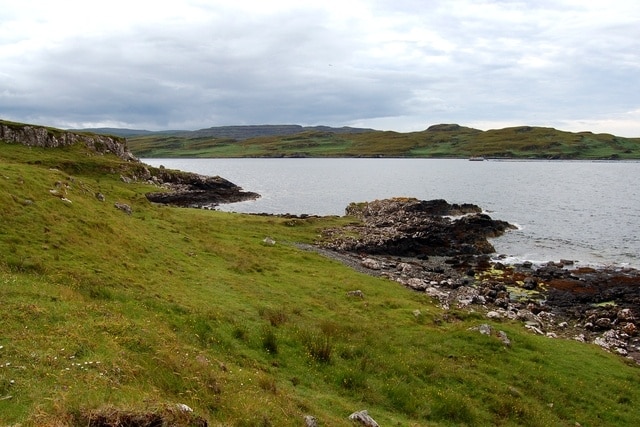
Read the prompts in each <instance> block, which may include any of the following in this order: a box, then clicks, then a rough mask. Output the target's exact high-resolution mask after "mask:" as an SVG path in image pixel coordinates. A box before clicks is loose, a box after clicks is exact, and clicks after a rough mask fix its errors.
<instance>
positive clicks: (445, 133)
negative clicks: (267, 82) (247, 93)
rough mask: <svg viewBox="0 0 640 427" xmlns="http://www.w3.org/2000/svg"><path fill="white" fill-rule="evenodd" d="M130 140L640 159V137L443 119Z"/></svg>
mask: <svg viewBox="0 0 640 427" xmlns="http://www.w3.org/2000/svg"><path fill="white" fill-rule="evenodd" d="M128 141H129V147H130V149H131V151H132V152H133V153H134V154H135V155H137V156H139V157H417V158H468V157H486V158H500V159H508V158H517V159H640V138H624V137H618V136H615V135H611V134H594V133H592V132H566V131H561V130H557V129H553V128H547V127H532V126H516V127H509V128H504V129H492V130H487V131H482V130H479V129H473V128H469V127H465V126H460V125H458V124H436V125H433V126H430V127H428V128H427V129H426V130H424V131H419V132H408V133H399V132H390V131H376V130H372V129H357V128H356V129H354V128H331V127H326V126H316V127H302V126H296V125H269V126H225V127H218V128H210V129H202V130H199V131H193V132H187V133H173V134H172V133H168V132H167V133H163V134H155V133H150V134H145V135H139V136H134V137H131V138H129V140H128Z"/></svg>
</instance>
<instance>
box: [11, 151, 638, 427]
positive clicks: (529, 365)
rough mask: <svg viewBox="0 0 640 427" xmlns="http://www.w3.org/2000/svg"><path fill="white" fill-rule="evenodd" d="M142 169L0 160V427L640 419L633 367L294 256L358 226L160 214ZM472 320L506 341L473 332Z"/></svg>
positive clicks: (62, 159) (44, 158) (86, 158)
mask: <svg viewBox="0 0 640 427" xmlns="http://www.w3.org/2000/svg"><path fill="white" fill-rule="evenodd" d="M136 167H139V166H137V165H134V164H127V163H123V162H122V161H120V160H118V159H116V158H115V157H112V156H109V155H104V156H103V155H95V154H94V153H92V152H90V151H87V150H86V149H84V148H82V147H78V146H74V147H68V148H64V149H48V150H46V149H38V148H28V147H23V146H20V145H12V144H4V143H3V144H2V145H1V146H0V218H1V219H2V221H1V222H0V253H2V260H1V261H0V301H2V317H1V325H2V327H1V331H2V332H1V334H0V346H1V347H0V426H5V425H6V426H8V425H15V424H21V425H23V426H29V425H38V426H42V425H45V426H46V425H51V426H53V425H87V419H88V417H89V416H90V415H91V414H96V413H100V414H107V413H113V412H118V411H121V412H122V413H124V412H131V413H159V412H161V411H162V410H166V409H167V408H175V405H176V404H178V403H182V404H186V405H188V406H189V407H191V408H193V410H194V411H195V413H196V414H198V415H199V416H202V417H204V418H205V419H207V420H208V422H209V425H213V426H299V425H303V416H304V415H307V414H309V415H313V416H315V417H316V418H317V419H318V420H319V422H320V425H323V426H342V425H344V426H349V425H351V424H350V423H349V421H348V420H347V416H348V415H349V414H350V413H351V412H354V411H356V410H361V409H367V410H368V411H369V413H370V414H371V416H372V417H373V418H375V419H376V421H378V423H379V424H380V425H383V426H393V425H397V426H424V425H428V426H450V425H469V426H471V425H474V426H475V425H528V426H550V425H571V426H573V425H575V423H576V422H578V423H580V424H581V425H583V426H590V425H633V424H634V423H635V422H636V421H637V420H638V419H640V406H639V405H638V403H640V370H639V368H638V367H636V366H633V365H631V364H629V363H626V362H625V360H624V359H622V358H620V357H617V356H614V355H611V354H608V353H605V352H604V351H602V350H601V349H600V348H597V347H595V346H592V345H585V344H581V343H578V342H573V341H561V340H553V339H549V338H545V337H539V336H534V335H531V334H529V333H527V332H525V331H524V329H523V328H522V327H521V326H520V325H519V324H515V323H491V322H487V321H486V320H485V319H484V317H483V315H482V314H481V313H473V312H467V311H457V310H452V311H448V312H444V311H443V310H441V309H440V308H439V307H437V306H436V305H435V304H434V303H433V302H432V301H431V300H430V299H429V298H428V297H426V296H425V295H424V294H419V293H416V292H413V291H409V290H407V289H405V288H402V287H401V286H400V285H398V284H396V283H394V282H391V281H387V280H384V279H379V278H373V277H370V276H366V275H363V274H360V273H357V272H355V271H353V270H351V269H349V268H347V267H346V266H343V265H342V264H340V263H338V262H336V261H332V260H329V259H326V258H324V257H322V256H321V255H319V254H316V253H313V252H307V251H304V250H301V249H299V248H298V247H297V246H296V245H295V243H297V242H302V243H310V242H313V241H314V240H315V239H316V238H317V236H318V235H319V231H320V230H321V229H322V228H323V227H327V226H335V225H337V224H340V223H346V222H349V221H351V219H349V218H321V219H318V218H311V219H306V220H300V219H284V218H275V217H260V216H248V215H240V214H232V213H223V212H215V211H205V210H195V209H179V208H170V207H163V206H156V205H152V204H151V203H149V202H148V201H147V200H146V198H145V197H144V193H145V192H148V191H154V190H156V189H155V188H153V187H151V186H149V185H147V184H143V183H132V184H125V183H124V182H123V181H122V180H121V178H120V176H121V175H127V174H128V173H130V171H129V169H130V168H136ZM247 190H251V189H247ZM97 193H101V194H102V195H104V198H105V200H104V201H101V200H99V199H98V198H97V197H96V194H97ZM116 202H118V203H125V204H128V205H129V206H131V208H132V214H131V215H128V214H126V213H125V212H123V211H121V210H119V209H116V208H115V207H114V203H116ZM267 236H269V237H271V238H273V239H274V240H275V241H276V244H275V245H269V244H266V243H265V242H264V241H263V240H264V239H265V237H267ZM356 289H359V290H361V291H362V292H363V293H364V298H353V297H349V296H348V295H347V293H348V292H349V291H352V290H356ZM416 310H417V311H416ZM481 323H491V324H492V325H493V326H494V327H495V328H496V329H500V330H504V331H505V332H506V333H507V335H508V336H509V338H510V339H511V341H512V344H511V346H510V347H506V346H505V345H504V344H503V343H502V342H501V341H500V340H499V339H498V338H496V337H493V336H485V335H481V334H479V333H478V332H477V331H473V330H470V328H472V327H475V326H478V325H479V324H481Z"/></svg>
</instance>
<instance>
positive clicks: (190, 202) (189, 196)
mask: <svg viewBox="0 0 640 427" xmlns="http://www.w3.org/2000/svg"><path fill="white" fill-rule="evenodd" d="M158 171H159V172H158V174H157V175H155V177H156V179H157V180H158V181H160V182H161V183H162V184H163V185H165V186H166V187H168V188H169V189H170V190H172V191H169V192H156V193H147V194H146V197H147V199H149V201H151V202H155V203H163V204H167V205H173V206H182V207H192V208H209V209H212V208H214V207H215V206H217V205H219V204H222V203H234V202H241V201H244V200H252V199H256V198H258V197H260V195H258V194H256V193H252V192H246V191H243V190H242V188H240V187H238V186H237V185H235V184H234V183H232V182H230V181H227V180H226V179H224V178H221V177H219V176H213V177H209V176H204V175H199V174H195V173H188V172H181V171H170V170H167V169H159V170H158Z"/></svg>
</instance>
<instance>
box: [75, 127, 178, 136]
mask: <svg viewBox="0 0 640 427" xmlns="http://www.w3.org/2000/svg"><path fill="white" fill-rule="evenodd" d="M67 130H68V131H69V132H90V133H96V134H98V135H113V136H119V137H123V138H129V137H132V136H141V135H163V134H171V135H172V134H183V133H188V132H189V131H186V130H163V131H151V130H142V129H125V128H83V129H67Z"/></svg>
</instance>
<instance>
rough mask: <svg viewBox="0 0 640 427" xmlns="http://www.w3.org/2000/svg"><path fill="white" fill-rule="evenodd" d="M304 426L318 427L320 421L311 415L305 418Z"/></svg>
mask: <svg viewBox="0 0 640 427" xmlns="http://www.w3.org/2000/svg"><path fill="white" fill-rule="evenodd" d="M304 425H305V427H318V426H319V424H318V419H317V418H316V417H314V416H311V415H305V416H304Z"/></svg>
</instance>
